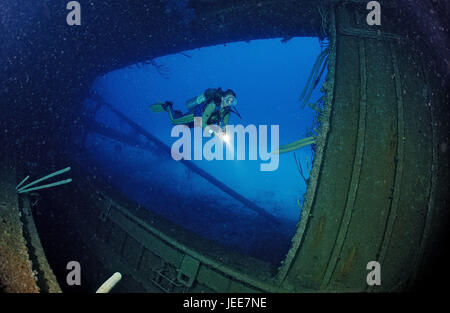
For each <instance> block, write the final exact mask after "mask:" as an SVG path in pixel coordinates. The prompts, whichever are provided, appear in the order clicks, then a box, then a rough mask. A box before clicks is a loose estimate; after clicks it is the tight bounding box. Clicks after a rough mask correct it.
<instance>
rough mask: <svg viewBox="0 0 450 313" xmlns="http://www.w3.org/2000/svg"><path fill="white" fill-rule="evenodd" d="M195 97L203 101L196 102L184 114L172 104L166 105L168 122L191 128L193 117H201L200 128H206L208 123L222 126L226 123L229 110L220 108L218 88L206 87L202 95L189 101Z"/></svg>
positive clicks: (219, 91)
mask: <svg viewBox="0 0 450 313" xmlns="http://www.w3.org/2000/svg"><path fill="white" fill-rule="evenodd" d="M202 96H203V97H202ZM197 99H198V101H201V100H203V101H201V102H200V103H196V104H195V106H194V107H193V109H192V110H191V111H190V112H188V113H186V114H183V113H181V112H180V111H177V110H173V109H172V106H171V105H168V106H167V112H168V113H169V118H170V122H171V123H172V124H173V125H180V124H184V125H186V126H188V127H190V128H192V127H194V118H195V117H201V118H202V128H206V127H207V126H208V125H218V126H221V127H222V128H224V127H225V126H226V125H228V120H229V118H230V110H229V109H227V108H221V105H220V102H221V90H220V89H207V90H206V91H205V92H204V93H203V95H200V96H199V97H196V98H195V99H193V100H191V101H197ZM220 124H221V125H220Z"/></svg>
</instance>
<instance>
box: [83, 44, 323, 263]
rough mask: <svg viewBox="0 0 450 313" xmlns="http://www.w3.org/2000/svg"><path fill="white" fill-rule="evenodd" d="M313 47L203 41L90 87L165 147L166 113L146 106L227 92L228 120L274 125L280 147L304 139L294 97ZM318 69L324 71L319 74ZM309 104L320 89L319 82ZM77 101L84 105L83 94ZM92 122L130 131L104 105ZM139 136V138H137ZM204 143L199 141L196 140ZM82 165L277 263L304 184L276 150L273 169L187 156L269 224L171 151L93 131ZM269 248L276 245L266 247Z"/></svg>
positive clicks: (174, 216) (183, 222) (186, 222)
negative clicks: (230, 94)
mask: <svg viewBox="0 0 450 313" xmlns="http://www.w3.org/2000/svg"><path fill="white" fill-rule="evenodd" d="M319 53H320V45H319V42H318V40H317V39H316V38H293V39H291V40H290V41H288V42H287V43H282V42H281V40H280V39H271V40H255V41H252V42H249V43H246V42H237V43H230V44H226V45H218V46H213V47H205V48H201V49H196V50H192V51H185V52H183V53H182V54H174V55H168V56H164V57H161V58H157V59H155V60H154V61H155V62H156V64H158V65H159V66H160V68H159V69H157V68H156V67H155V66H153V65H151V64H140V65H139V66H138V65H135V66H131V67H128V68H123V69H120V70H116V71H113V72H110V73H108V74H107V75H105V76H103V77H99V78H98V79H97V80H96V82H95V84H94V86H93V88H94V89H95V90H96V91H97V92H98V93H99V94H100V95H101V96H102V97H103V98H104V99H105V100H106V101H107V102H108V103H110V104H111V105H112V106H113V107H115V108H116V109H118V110H119V111H121V112H122V113H124V114H125V115H126V116H128V117H129V118H131V119H132V120H133V121H134V122H135V123H137V124H138V125H140V126H141V127H143V128H144V129H145V130H146V131H148V132H149V133H151V134H152V135H154V136H156V137H157V138H158V139H160V140H161V141H162V142H164V143H165V144H167V145H168V146H171V145H172V144H173V143H174V142H175V141H176V140H177V138H172V137H171V136H170V132H171V130H172V125H171V124H170V121H169V117H168V115H167V113H166V112H162V113H153V112H152V111H151V110H150V109H149V107H148V106H149V105H150V104H153V103H155V102H157V101H165V100H170V101H173V102H174V104H175V106H174V108H175V109H178V110H181V111H183V112H185V111H186V109H185V107H184V103H185V101H186V100H188V99H190V98H192V97H194V96H197V95H199V94H201V93H202V92H203V91H204V90H205V89H206V88H217V87H222V89H224V90H226V89H228V88H230V89H232V90H234V91H235V92H236V94H237V98H238V106H237V108H238V110H239V112H240V114H241V116H242V119H239V118H238V117H237V116H236V115H231V118H230V124H242V125H244V126H247V125H250V124H254V125H256V126H258V125H279V130H280V134H279V136H280V137H279V140H280V144H287V143H290V142H292V141H295V140H298V139H301V138H303V137H307V136H310V135H311V134H310V132H311V131H312V129H313V127H317V125H314V122H313V119H314V117H315V116H316V115H317V113H316V112H315V111H313V110H312V109H311V108H309V107H305V108H303V109H302V108H301V107H300V103H299V101H298V98H299V96H300V94H301V91H302V88H303V86H304V85H305V83H306V81H307V78H308V75H309V72H310V70H311V68H312V65H313V64H314V61H315V59H316V57H317V55H318V54H319ZM325 75H326V73H324V75H323V77H325ZM318 86H319V87H318V88H316V90H315V91H314V93H313V95H312V98H311V101H314V100H316V99H318V98H319V97H320V96H322V94H321V93H320V91H319V90H318V89H320V86H321V83H319V84H318ZM85 105H86V107H92V102H90V101H89V100H88V101H86V103H85ZM95 120H96V121H97V122H99V123H102V124H104V125H106V126H108V127H111V128H114V129H116V130H119V131H121V132H123V133H124V134H132V135H133V134H134V135H135V136H137V137H139V135H138V134H135V132H134V131H133V130H132V128H131V127H129V126H128V125H127V124H126V123H124V122H123V121H120V119H119V118H117V116H116V115H115V114H114V113H113V112H111V111H110V110H109V109H108V108H107V107H102V108H101V109H100V110H99V111H98V113H97V114H96V115H95ZM139 138H140V140H144V139H143V138H142V137H139ZM204 140H205V141H206V140H207V139H206V138H205V139H204ZM84 151H85V154H84V161H83V162H86V164H87V163H91V164H95V165H96V167H97V168H98V169H99V170H100V171H101V172H102V174H103V175H104V176H105V177H107V178H108V179H109V180H110V182H111V184H113V185H114V186H115V187H117V188H118V189H119V190H120V191H121V192H122V193H124V194H126V195H127V196H129V197H131V198H132V199H134V200H135V201H137V202H139V203H141V204H142V205H144V206H145V207H147V208H149V209H150V210H152V211H154V212H156V213H158V214H160V215H161V216H163V217H165V218H167V219H170V220H172V221H173V222H175V223H177V224H178V225H180V226H183V227H186V228H188V229H190V230H193V231H195V232H196V233H198V234H200V235H202V236H204V237H207V238H209V239H212V240H214V241H216V242H218V243H220V244H222V245H224V246H229V247H233V248H235V249H236V250H239V251H241V252H243V253H246V254H249V255H252V256H255V257H258V258H260V259H264V260H266V261H269V262H272V263H277V262H279V261H280V260H281V259H282V258H283V256H284V254H285V253H286V252H287V249H288V248H289V244H290V239H291V237H292V236H293V234H294V232H295V225H296V223H297V222H298V221H299V218H300V207H299V205H298V203H300V204H302V202H303V196H304V193H305V192H306V184H305V182H304V180H303V179H302V178H301V176H300V175H299V173H298V170H297V166H296V163H295V160H294V156H293V153H292V152H290V153H286V154H282V155H280V159H279V165H278V168H277V169H276V170H275V171H265V172H264V171H260V164H261V163H266V161H262V160H248V154H247V155H246V156H247V159H246V160H239V161H238V160H236V159H235V160H229V161H228V160H213V161H207V160H194V161H192V162H193V163H195V165H197V166H198V167H200V168H202V169H204V170H205V171H207V172H208V173H209V174H210V175H213V176H214V177H216V178H217V179H218V180H220V181H221V182H223V183H224V184H226V185H227V186H228V187H230V188H232V189H234V190H235V191H237V192H239V193H240V194H241V195H243V196H244V197H246V198H247V199H249V200H250V201H252V202H254V203H255V204H257V205H258V206H260V207H261V208H263V209H264V210H266V211H267V212H268V213H269V214H271V215H273V216H275V217H276V218H277V219H279V220H280V221H282V224H281V225H283V226H281V227H277V229H271V228H270V227H269V226H267V227H266V226H265V224H264V221H263V220H261V219H260V217H258V214H257V213H255V212H254V211H252V210H251V209H249V208H247V207H246V206H244V205H242V204H241V203H240V202H239V201H237V200H235V199H233V198H232V197H230V196H229V195H227V194H226V193H224V192H223V191H221V190H220V189H218V188H217V187H215V186H214V185H213V184H211V183H209V182H207V181H206V180H205V179H203V178H201V177H200V176H198V175H197V174H195V173H194V172H192V171H191V170H189V169H188V168H186V167H185V166H183V165H182V164H180V163H179V162H177V161H175V160H173V159H172V158H170V155H168V154H167V153H163V152H158V151H154V152H151V151H146V150H143V149H141V148H136V147H131V146H129V145H126V144H123V143H119V142H117V141H114V140H111V139H109V138H105V137H103V136H100V135H98V134H95V133H91V134H89V135H88V136H87V138H86V141H85V150H84ZM313 155H314V153H313V150H312V147H311V146H308V147H304V148H302V149H300V150H297V151H296V156H297V159H298V160H300V161H301V163H302V166H303V170H304V174H305V176H306V178H307V177H308V170H307V167H308V166H309V167H310V166H311V164H312V160H313ZM271 249H272V250H276V251H271Z"/></svg>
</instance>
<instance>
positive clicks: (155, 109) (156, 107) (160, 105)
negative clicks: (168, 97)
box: [150, 102, 165, 113]
mask: <svg viewBox="0 0 450 313" xmlns="http://www.w3.org/2000/svg"><path fill="white" fill-rule="evenodd" d="M150 109H151V110H152V111H153V112H155V113H159V112H163V111H165V103H164V102H158V103H155V104H152V105H150Z"/></svg>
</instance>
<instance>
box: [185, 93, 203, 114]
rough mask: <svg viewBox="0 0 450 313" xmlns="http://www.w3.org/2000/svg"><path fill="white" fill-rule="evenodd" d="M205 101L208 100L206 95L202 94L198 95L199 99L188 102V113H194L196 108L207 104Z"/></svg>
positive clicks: (195, 98)
mask: <svg viewBox="0 0 450 313" xmlns="http://www.w3.org/2000/svg"><path fill="white" fill-rule="evenodd" d="M205 100H206V97H205V94H203V93H202V94H201V95H198V96H197V97H194V98H192V99H189V100H188V101H186V108H187V110H188V112H192V111H194V109H195V107H196V106H198V105H199V104H201V103H203V102H205Z"/></svg>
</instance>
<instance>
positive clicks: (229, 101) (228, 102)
mask: <svg viewBox="0 0 450 313" xmlns="http://www.w3.org/2000/svg"><path fill="white" fill-rule="evenodd" d="M222 101H223V104H224V105H225V106H232V105H237V99H236V97H235V96H233V95H226V96H225V97H224V98H223V100H222Z"/></svg>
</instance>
